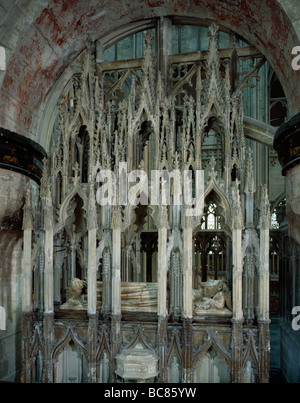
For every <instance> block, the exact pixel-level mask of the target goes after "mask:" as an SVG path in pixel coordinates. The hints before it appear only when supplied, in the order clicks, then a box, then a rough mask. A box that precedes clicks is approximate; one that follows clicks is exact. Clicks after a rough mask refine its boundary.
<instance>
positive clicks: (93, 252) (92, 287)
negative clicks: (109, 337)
mask: <svg viewBox="0 0 300 403" xmlns="http://www.w3.org/2000/svg"><path fill="white" fill-rule="evenodd" d="M93 188H94V183H93V182H91V183H90V192H89V206H88V212H87V229H88V273H87V289H88V318H89V326H88V342H87V349H88V357H89V358H88V381H89V382H90V383H95V382H96V378H97V376H96V371H97V368H96V348H97V324H98V312H97V269H98V262H97V229H98V225H97V211H96V202H95V194H94V190H93Z"/></svg>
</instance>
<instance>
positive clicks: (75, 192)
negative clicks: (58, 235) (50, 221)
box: [55, 185, 89, 232]
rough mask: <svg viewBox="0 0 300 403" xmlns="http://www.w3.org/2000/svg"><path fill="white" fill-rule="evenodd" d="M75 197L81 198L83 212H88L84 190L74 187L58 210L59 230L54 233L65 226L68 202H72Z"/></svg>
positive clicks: (87, 202)
mask: <svg viewBox="0 0 300 403" xmlns="http://www.w3.org/2000/svg"><path fill="white" fill-rule="evenodd" d="M76 195H78V196H79V197H80V198H81V200H82V202H83V208H84V210H85V211H87V210H88V205H89V201H88V198H87V196H86V194H85V192H84V190H83V189H82V187H81V186H76V185H75V186H74V187H73V189H72V190H71V192H70V193H69V194H68V196H67V197H66V198H65V200H64V201H63V203H62V204H61V207H60V210H59V228H58V229H57V230H56V231H55V232H58V231H59V230H60V229H61V228H62V227H64V226H65V224H66V221H67V219H68V217H69V215H68V213H67V210H68V208H69V205H70V202H71V201H72V200H73V198H74V197H76Z"/></svg>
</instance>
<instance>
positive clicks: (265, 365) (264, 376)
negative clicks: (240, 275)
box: [258, 185, 271, 383]
mask: <svg viewBox="0 0 300 403" xmlns="http://www.w3.org/2000/svg"><path fill="white" fill-rule="evenodd" d="M269 228H270V205H269V199H268V190H267V186H266V185H264V186H262V188H261V198H260V219H259V229H260V266H259V272H258V332H259V362H260V368H259V382H262V383H266V382H268V381H269V365H270V332H269V325H270V322H271V321H270V318H269V242H270V241H269Z"/></svg>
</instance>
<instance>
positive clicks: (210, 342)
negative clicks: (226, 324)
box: [193, 331, 231, 368]
mask: <svg viewBox="0 0 300 403" xmlns="http://www.w3.org/2000/svg"><path fill="white" fill-rule="evenodd" d="M217 334H218V332H217V331H208V332H207V338H206V340H205V341H204V343H203V344H202V345H201V346H200V347H199V348H198V350H197V352H196V354H195V355H194V358H193V367H194V366H195V365H196V363H197V361H198V360H199V359H201V356H203V354H205V353H207V352H208V350H209V349H210V348H213V349H214V350H215V351H216V353H217V354H218V355H220V356H221V357H222V358H223V359H224V360H225V362H226V364H227V365H228V368H230V367H231V356H230V353H229V352H228V351H227V350H226V349H225V346H224V345H223V344H222V343H221V342H220V340H219V338H218V336H217Z"/></svg>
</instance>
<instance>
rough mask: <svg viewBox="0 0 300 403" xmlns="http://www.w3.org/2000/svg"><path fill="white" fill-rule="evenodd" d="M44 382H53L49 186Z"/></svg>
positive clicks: (47, 199)
mask: <svg viewBox="0 0 300 403" xmlns="http://www.w3.org/2000/svg"><path fill="white" fill-rule="evenodd" d="M44 233H45V245H44V250H45V260H44V315H43V335H44V368H45V370H44V382H45V383H52V382H53V362H52V348H53V341H54V301H53V300H54V287H53V286H54V281H53V209H52V199H51V193H50V188H49V189H48V192H47V196H46V197H45V198H44Z"/></svg>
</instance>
